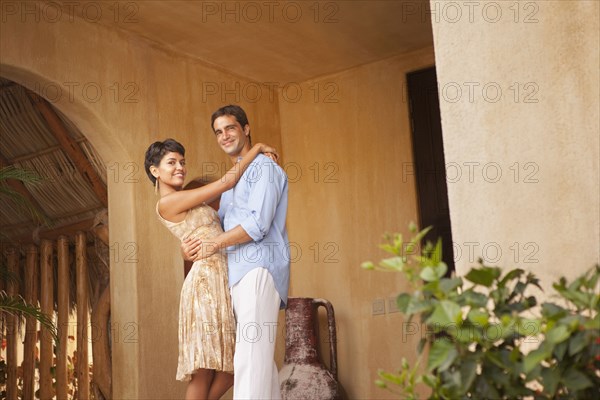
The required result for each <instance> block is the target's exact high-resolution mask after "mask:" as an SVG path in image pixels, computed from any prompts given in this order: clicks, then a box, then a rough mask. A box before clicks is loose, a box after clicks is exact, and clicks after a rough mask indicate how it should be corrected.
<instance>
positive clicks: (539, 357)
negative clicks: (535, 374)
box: [523, 345, 552, 374]
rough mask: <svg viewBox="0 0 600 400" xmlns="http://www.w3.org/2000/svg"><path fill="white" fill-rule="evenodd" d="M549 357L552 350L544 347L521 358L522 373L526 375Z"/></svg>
mask: <svg viewBox="0 0 600 400" xmlns="http://www.w3.org/2000/svg"><path fill="white" fill-rule="evenodd" d="M550 355H552V348H551V347H550V346H544V345H542V346H540V347H538V348H537V349H535V350H533V351H532V352H530V353H528V354H527V355H526V356H525V358H523V372H524V373H526V374H528V373H529V372H530V371H531V370H533V369H534V368H535V367H536V366H537V365H538V364H539V363H541V362H542V361H544V360H545V359H546V358H548V357H550Z"/></svg>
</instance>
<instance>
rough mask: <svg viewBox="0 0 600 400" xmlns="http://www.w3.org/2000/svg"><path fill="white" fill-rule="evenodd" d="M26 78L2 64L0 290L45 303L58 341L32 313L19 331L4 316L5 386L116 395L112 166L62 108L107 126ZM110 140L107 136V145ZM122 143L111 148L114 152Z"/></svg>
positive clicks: (29, 392) (48, 393)
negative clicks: (113, 381) (112, 318)
mask: <svg viewBox="0 0 600 400" xmlns="http://www.w3.org/2000/svg"><path fill="white" fill-rule="evenodd" d="M6 70H9V71H13V72H15V73H14V74H10V73H9V74H8V75H7V74H5V71H6ZM10 75H14V76H15V77H16V78H15V77H13V76H10ZM27 75H28V74H27V73H25V72H23V71H20V70H17V69H11V68H3V73H2V76H0V121H1V123H0V132H1V136H2V140H1V141H0V170H1V171H2V174H1V176H2V180H1V182H0V185H2V189H3V190H2V192H3V196H2V199H1V200H2V208H1V209H0V247H1V250H2V253H3V258H2V269H3V275H2V279H1V281H0V290H3V291H4V292H5V295H6V296H7V297H9V298H14V299H18V298H19V297H21V298H23V299H24V300H25V302H27V303H28V304H30V305H33V306H38V307H39V308H40V309H41V311H42V313H43V314H45V315H47V316H48V317H49V318H50V319H51V320H52V321H53V323H54V324H55V326H56V328H57V337H54V338H53V337H52V335H50V334H49V332H51V330H48V329H45V328H44V327H43V326H42V325H39V326H38V323H37V321H36V319H35V318H33V317H27V318H25V319H26V323H25V325H24V326H22V327H19V326H18V325H19V324H18V323H17V320H18V319H17V318H16V317H15V316H13V315H9V314H6V315H5V313H4V312H3V322H5V324H3V330H2V335H3V338H2V339H3V349H4V347H5V346H4V344H6V354H3V356H5V359H6V368H5V371H3V373H4V374H5V376H6V378H7V379H6V386H7V391H8V392H13V393H15V394H16V391H17V390H18V391H22V393H23V395H24V396H25V397H26V398H27V397H32V395H33V393H34V392H35V391H37V390H38V389H39V390H40V396H41V397H42V398H47V397H49V398H51V397H52V396H54V395H57V396H58V398H67V395H69V396H72V395H74V392H75V388H77V390H78V391H79V392H80V393H81V392H82V391H84V390H87V391H93V392H94V397H95V398H98V399H102V398H111V397H112V395H111V392H112V388H111V378H112V377H111V375H112V374H111V351H110V322H109V318H110V276H109V275H110V273H109V271H110V265H109V264H110V260H109V246H110V244H109V243H110V241H109V233H108V232H109V229H108V226H109V218H108V215H109V199H108V193H107V177H106V172H107V164H106V162H105V159H104V158H103V157H102V156H101V154H100V152H99V151H97V150H96V148H95V147H94V145H92V143H91V141H90V139H89V138H88V137H87V135H85V134H84V133H83V131H82V130H81V129H80V128H79V127H78V124H77V123H75V122H74V121H73V120H71V119H70V118H69V117H67V116H66V114H65V113H64V112H63V110H65V109H66V110H70V109H75V110H78V111H80V113H79V114H78V113H75V115H77V118H76V119H78V120H80V121H84V120H85V121H87V126H90V127H92V126H95V128H96V129H93V130H92V131H93V132H96V135H98V134H99V133H101V132H102V129H101V128H99V127H100V126H101V125H102V124H100V123H98V121H97V119H96V118H95V117H93V116H91V115H90V113H89V112H87V111H85V107H82V106H81V105H79V104H76V103H73V102H70V103H69V102H67V103H66V104H65V103H64V101H63V103H62V106H63V107H60V105H61V103H60V101H61V100H62V95H61V96H59V97H57V96H56V95H57V93H58V92H56V91H54V92H53V94H54V96H51V95H50V93H52V92H50V90H52V89H58V90H61V87H60V86H59V85H52V84H51V83H49V84H45V85H44V84H42V83H41V82H42V80H41V79H33V78H34V77H32V76H29V79H27ZM9 76H10V78H12V79H9ZM19 78H21V79H19ZM36 78H37V77H36ZM19 80H20V81H21V82H23V83H24V84H20V83H19V82H18V81H19ZM54 101H56V103H55V102H54ZM65 105H66V107H65ZM61 108H62V109H63V110H61ZM67 112H68V111H67ZM85 114H87V117H88V118H86V115H85ZM84 125H85V124H84ZM92 136H94V135H92ZM96 137H98V136H96ZM107 141H110V138H109V137H107V138H104V139H103V140H99V142H100V143H101V147H105V146H104V145H103V144H105V143H106V142H107ZM118 148H119V146H111V149H115V152H114V154H118ZM111 154H113V153H111ZM3 311H4V310H3ZM75 315H76V317H75ZM5 317H6V318H5ZM20 334H24V345H21V344H20V343H21V341H20V337H19V335H20ZM5 341H6V343H5ZM3 352H4V351H3ZM92 365H93V368H92ZM19 366H20V367H21V368H22V378H19V379H18V380H17V368H18V367H19ZM73 369H74V374H69V373H68V372H67V371H68V370H73ZM36 370H37V371H36ZM90 371H92V373H91V374H90ZM36 375H37V376H39V380H37V379H35V376H36ZM17 382H18V384H19V387H17V385H18V384H17ZM9 394H11V393H9ZM30 395H31V396H30ZM85 397H87V396H85ZM9 398H11V396H9Z"/></svg>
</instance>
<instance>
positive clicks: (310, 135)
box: [279, 48, 433, 399]
mask: <svg viewBox="0 0 600 400" xmlns="http://www.w3.org/2000/svg"><path fill="white" fill-rule="evenodd" d="M431 65H433V49H432V48H427V49H423V50H420V51H417V52H414V53H410V54H406V55H403V56H398V57H394V58H391V59H387V60H384V61H381V62H377V63H373V64H369V65H365V66H362V67H359V68H353V69H350V70H347V71H344V72H341V73H339V74H335V75H330V76H325V77H322V78H320V79H317V80H312V81H309V82H305V83H303V84H302V93H303V94H306V95H304V96H302V98H301V99H300V100H299V101H297V102H295V101H290V100H291V99H290V97H291V96H287V97H285V96H283V94H280V98H279V100H280V102H279V108H280V112H281V132H282V142H283V150H284V152H285V155H286V168H287V171H288V176H289V179H290V181H291V182H292V183H290V200H289V212H288V229H289V233H290V238H291V240H292V241H293V242H294V246H293V248H294V249H299V251H301V253H299V252H298V253H297V257H296V258H295V260H294V261H295V262H294V263H293V264H292V271H291V277H292V279H291V295H292V296H301V297H305V296H308V297H320V298H325V299H328V300H329V301H331V302H332V303H333V306H334V308H335V312H336V320H337V332H338V344H337V345H338V366H339V377H340V382H341V384H342V386H343V387H344V389H345V391H346V393H347V395H348V397H349V398H352V399H359V398H360V399H373V398H393V395H392V394H391V393H389V392H386V391H383V390H381V389H378V388H376V387H375V386H374V384H373V381H374V380H375V378H376V371H377V369H378V368H384V369H386V370H388V371H392V370H395V369H396V368H397V367H399V363H400V359H401V357H403V356H406V357H408V358H409V359H411V360H414V357H415V346H416V342H417V341H418V339H419V335H418V334H414V335H409V336H407V337H404V336H403V332H405V329H404V327H403V325H402V323H403V322H404V320H403V319H402V318H401V316H400V314H398V313H389V312H388V311H389V308H388V307H389V306H388V304H386V314H385V315H376V316H373V315H372V303H373V301H374V300H375V299H378V298H382V299H385V300H388V299H390V298H393V297H395V295H396V294H397V293H399V291H400V290H401V289H403V288H405V282H404V280H403V279H402V278H401V276H400V274H388V273H383V272H373V271H364V270H362V269H361V268H360V264H361V262H363V261H366V260H369V259H372V260H374V261H376V260H379V259H380V258H381V257H382V256H383V255H384V253H383V252H382V251H380V250H379V249H378V247H377V246H378V244H379V243H381V241H382V235H383V233H384V232H398V231H401V232H404V233H405V234H406V233H408V229H407V226H408V223H409V221H418V218H417V206H416V194H415V183H414V179H413V176H412V175H409V176H407V177H406V179H404V178H403V175H402V167H403V166H404V165H406V164H410V163H411V162H412V148H411V134H410V122H409V114H408V103H407V98H406V94H405V92H404V90H405V75H406V73H407V72H409V71H413V70H417V69H421V68H425V67H428V66H431ZM324 323H325V321H324V319H322V320H321V335H322V337H321V343H322V347H325V348H326V347H327V343H328V338H327V331H326V328H325V327H324ZM325 358H326V360H327V357H325Z"/></svg>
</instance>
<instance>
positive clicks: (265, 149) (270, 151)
mask: <svg viewBox="0 0 600 400" xmlns="http://www.w3.org/2000/svg"><path fill="white" fill-rule="evenodd" d="M255 146H256V147H258V150H259V151H260V152H261V153H263V154H264V155H265V156H267V157H269V158H270V159H271V160H273V161H275V162H277V160H278V159H279V154H278V153H277V150H275V148H274V147H271V146H269V145H267V144H264V143H257V144H256V145H255Z"/></svg>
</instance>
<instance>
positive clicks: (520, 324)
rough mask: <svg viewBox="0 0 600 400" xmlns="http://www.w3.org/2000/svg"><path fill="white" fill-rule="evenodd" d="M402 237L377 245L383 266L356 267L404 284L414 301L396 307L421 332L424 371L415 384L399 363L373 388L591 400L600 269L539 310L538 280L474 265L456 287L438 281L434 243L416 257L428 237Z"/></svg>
mask: <svg viewBox="0 0 600 400" xmlns="http://www.w3.org/2000/svg"><path fill="white" fill-rule="evenodd" d="M410 229H411V232H412V233H413V236H412V238H410V239H409V240H408V241H406V242H405V241H404V240H403V237H402V235H400V234H395V235H388V236H386V243H385V244H383V245H381V248H382V249H383V250H385V251H386V252H388V253H390V254H391V255H392V256H391V257H388V258H385V259H383V260H381V261H380V262H379V263H377V264H375V263H373V262H365V263H363V264H362V267H363V268H365V269H369V270H382V271H396V272H401V273H403V274H405V276H406V277H407V279H408V281H409V282H410V284H411V286H412V288H413V289H414V291H413V292H412V293H400V294H399V295H398V297H397V303H398V307H399V309H400V311H401V312H403V313H404V314H405V315H406V316H408V321H409V322H410V321H411V320H412V319H413V318H414V317H415V316H418V317H419V318H420V323H422V324H423V325H424V327H425V329H426V332H428V334H427V335H426V336H425V337H424V338H422V339H421V341H420V342H419V345H418V350H419V353H420V357H421V358H422V357H424V355H425V354H426V352H424V349H427V350H428V353H427V366H426V368H425V371H424V373H422V374H421V373H419V371H420V370H419V368H418V365H417V366H414V367H411V366H410V365H409V363H408V362H407V361H406V360H405V359H402V360H401V368H400V369H399V370H398V371H396V372H393V373H390V372H385V371H379V372H378V374H379V378H380V379H379V380H377V381H376V384H377V385H378V386H380V387H382V388H387V389H389V390H392V391H393V392H395V393H397V394H398V395H399V396H400V397H402V398H408V399H416V398H417V397H418V396H417V386H418V385H426V386H428V387H429V388H430V389H431V395H430V397H429V398H430V399H453V400H454V399H471V398H477V399H514V398H523V397H526V396H531V398H534V399H590V398H598V396H599V395H600V389H599V388H600V331H599V328H600V313H599V311H600V293H599V290H598V284H599V278H600V266H595V267H594V268H592V269H590V270H589V271H587V272H586V273H585V274H583V275H581V276H580V277H578V278H577V279H575V280H574V281H573V282H570V283H569V282H568V281H567V280H566V279H565V278H561V279H560V280H559V281H558V282H557V283H555V284H554V285H553V287H554V289H555V290H556V291H557V297H558V299H557V300H558V301H557V302H544V303H542V304H538V301H537V299H536V297H535V296H533V295H531V294H530V292H531V289H532V287H537V288H538V289H539V290H541V287H540V285H539V280H538V279H537V278H536V277H535V276H534V275H533V274H532V273H528V272H526V271H524V270H522V269H512V270H509V271H507V272H504V270H503V269H500V268H497V267H490V266H486V265H484V264H483V263H482V262H481V261H480V263H479V264H480V265H479V266H477V267H475V268H473V269H471V271H470V272H469V273H468V274H466V275H465V276H464V278H462V277H450V278H448V277H445V275H446V272H447V266H446V265H445V264H444V262H443V261H442V254H441V249H442V246H441V240H438V241H437V243H436V244H435V245H433V244H431V243H427V244H426V245H425V246H424V247H423V248H422V249H420V248H419V246H420V241H421V240H422V238H423V237H424V236H425V234H426V233H427V232H428V231H429V229H425V230H423V231H421V232H417V230H416V228H415V227H414V226H411V227H410ZM419 250H421V251H419ZM530 349H533V350H530ZM528 350H530V351H528Z"/></svg>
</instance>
